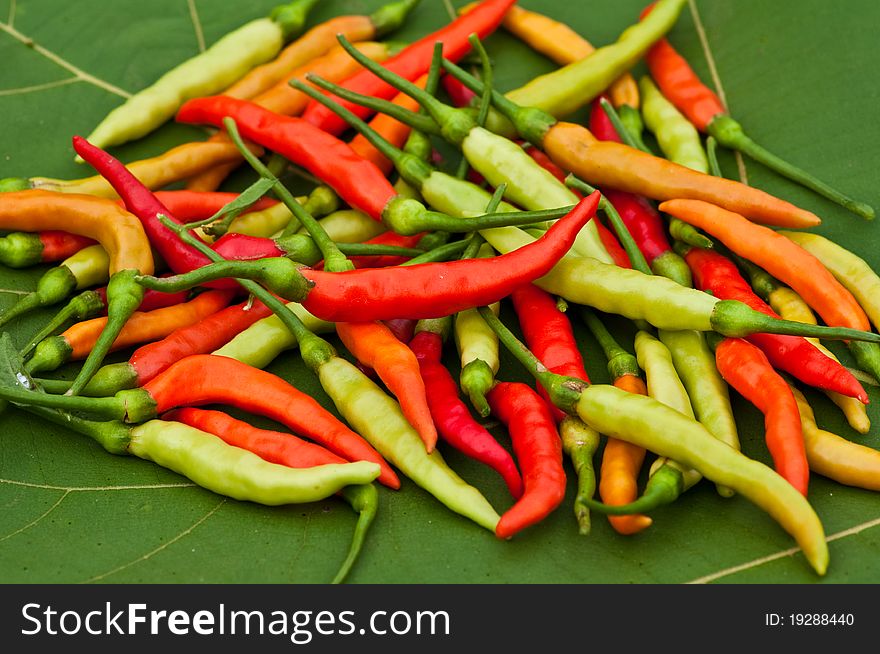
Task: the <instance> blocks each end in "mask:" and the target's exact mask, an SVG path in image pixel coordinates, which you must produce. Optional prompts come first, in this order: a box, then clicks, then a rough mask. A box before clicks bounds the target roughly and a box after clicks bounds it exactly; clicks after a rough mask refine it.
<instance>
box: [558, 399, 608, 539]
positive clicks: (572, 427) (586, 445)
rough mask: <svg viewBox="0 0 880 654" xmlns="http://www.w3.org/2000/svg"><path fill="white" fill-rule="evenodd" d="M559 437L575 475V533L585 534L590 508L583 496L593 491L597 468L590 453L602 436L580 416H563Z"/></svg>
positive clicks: (589, 496)
mask: <svg viewBox="0 0 880 654" xmlns="http://www.w3.org/2000/svg"><path fill="white" fill-rule="evenodd" d="M559 437H560V438H561V439H562V450H563V452H565V453H566V454H567V455H568V457H569V458H570V459H571V463H572V466H573V467H574V472H575V475H577V496H576V497H575V501H574V515H575V519H576V520H577V523H578V533H580V535H581V536H587V535H589V533H590V530H591V529H592V523H591V518H590V509H589V507H588V506H587V505H586V504H584V502H583V501H582V498H591V497H593V495H594V494H595V493H596V470H595V468H594V466H593V456H594V455H595V454H596V450H597V449H599V441H600V440H601V436H600V435H599V432H597V431H596V430H595V429H593V428H592V427H588V426H587V425H586V424H585V423H584V421H583V420H581V419H580V418H575V417H573V416H565V417H564V418H563V419H562V422H560V423H559Z"/></svg>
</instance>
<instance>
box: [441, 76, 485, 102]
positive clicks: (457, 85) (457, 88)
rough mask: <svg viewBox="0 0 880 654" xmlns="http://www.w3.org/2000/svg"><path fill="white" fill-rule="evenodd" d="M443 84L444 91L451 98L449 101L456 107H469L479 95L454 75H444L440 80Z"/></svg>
mask: <svg viewBox="0 0 880 654" xmlns="http://www.w3.org/2000/svg"><path fill="white" fill-rule="evenodd" d="M440 81H441V83H442V84H443V90H444V91H446V95H448V96H449V101H450V102H451V103H452V106H454V107H469V106H471V102H472V101H473V99H474V98H476V97H477V94H476V93H474V92H473V91H471V90H470V89H469V88H468V87H466V86H465V85H464V84H462V83H461V82H459V81H458V80H457V79H455V78H454V77H453V76H452V75H444V76H443V77H441V78H440Z"/></svg>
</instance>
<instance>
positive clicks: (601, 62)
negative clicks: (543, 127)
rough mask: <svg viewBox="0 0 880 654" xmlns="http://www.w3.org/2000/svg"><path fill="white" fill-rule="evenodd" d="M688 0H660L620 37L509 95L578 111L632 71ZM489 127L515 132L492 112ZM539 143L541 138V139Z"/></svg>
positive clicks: (553, 109)
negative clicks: (623, 75) (624, 74)
mask: <svg viewBox="0 0 880 654" xmlns="http://www.w3.org/2000/svg"><path fill="white" fill-rule="evenodd" d="M686 4H687V0H660V2H657V3H656V4H655V5H654V8H653V9H652V10H651V13H650V14H648V15H647V16H646V17H645V18H644V19H643V20H641V21H639V22H638V23H635V24H633V25H631V26H630V27H628V28H627V29H626V30H624V31H623V32H622V33H621V34H620V36H619V37H618V39H617V41H616V42H614V43H612V44H610V45H607V46H605V47H602V48H599V49H597V50H596V51H595V52H594V53H592V54H591V55H590V56H589V57H585V58H583V59H581V60H579V61H576V62H574V63H572V64H569V65H567V66H565V67H563V68H560V69H558V70H555V71H553V72H551V73H548V74H546V75H541V76H540V77H536V78H535V79H533V80H532V81H530V82H529V83H528V84H526V85H525V86H522V87H520V88H518V89H515V90H513V91H510V92H509V93H507V94H506V95H507V97H508V98H509V99H510V100H512V101H513V102H515V103H517V104H519V105H522V106H523V107H537V108H539V109H542V110H543V111H546V112H547V113H549V114H552V115H553V116H555V117H557V118H562V117H564V116H567V115H569V114H572V113H574V112H575V111H577V110H578V109H580V108H581V107H583V106H584V105H586V104H587V103H589V102H591V101H592V100H593V99H595V98H596V97H597V96H598V95H599V94H600V93H602V91H604V90H605V89H607V88H608V86H609V85H610V84H611V83H612V82H613V81H614V80H616V79H617V78H618V77H620V76H621V75H622V74H623V73H625V72H627V71H629V70H630V69H631V68H633V66H635V64H636V63H637V62H638V61H639V60H640V59H641V58H642V56H643V55H644V54H645V53H646V52H647V51H648V49H649V48H650V47H651V46H652V45H653V44H654V42H655V41H657V40H658V39H659V38H661V37H662V36H663V35H664V34H666V33H667V32H668V31H669V30H670V29H671V28H672V26H673V25H675V22H676V20H678V16H679V14H680V13H681V10H682V8H683V7H684V6H685V5H686ZM487 125H488V127H489V129H491V130H492V131H493V132H496V133H498V134H503V135H505V136H512V135H513V134H515V133H516V132H515V131H514V129H513V127H512V125H511V124H510V122H508V121H507V120H506V119H504V118H502V117H500V116H499V115H498V114H496V113H495V112H492V113H490V119H489V122H488V123H487ZM537 142H538V143H539V142H540V141H537Z"/></svg>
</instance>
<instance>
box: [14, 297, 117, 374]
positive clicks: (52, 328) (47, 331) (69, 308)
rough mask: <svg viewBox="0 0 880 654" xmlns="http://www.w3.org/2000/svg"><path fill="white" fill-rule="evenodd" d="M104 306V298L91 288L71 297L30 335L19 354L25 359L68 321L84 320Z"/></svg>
mask: <svg viewBox="0 0 880 654" xmlns="http://www.w3.org/2000/svg"><path fill="white" fill-rule="evenodd" d="M104 307H105V304H104V300H102V299H101V296H100V295H99V294H98V293H96V292H95V291H92V290H88V291H83V292H82V293H80V294H79V295H77V296H76V297H74V298H72V299H71V300H70V302H68V303H67V304H66V305H65V306H64V308H63V309H61V311H59V312H58V313H56V314H55V315H54V316H53V317H52V319H51V320H50V321H49V322H48V323H46V325H44V326H43V328H42V329H41V330H40V331H39V332H37V333H36V334H35V335H34V336H32V337H31V339H30V340H29V341H28V343H27V345H25V346H24V347H23V348H22V349H21V356H22V357H23V358H25V359H26V358H27V357H29V356H30V354H31V352H33V351H34V348H35V347H37V344H38V343H39V342H40V341H42V340H43V339H44V338H48V337H49V336H53V335H55V334H56V333H58V331H59V330H60V329H62V328H63V326H64V325H66V324H67V323H68V322H70V321H74V322H78V321H80V320H85V319H86V318H88V317H90V316H93V315H95V314H97V313H98V312H99V311H101V310H102V309H103V308H104Z"/></svg>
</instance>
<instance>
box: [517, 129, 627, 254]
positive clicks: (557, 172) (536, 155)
mask: <svg viewBox="0 0 880 654" xmlns="http://www.w3.org/2000/svg"><path fill="white" fill-rule="evenodd" d="M526 152H527V153H528V154H529V156H530V157H531V158H532V159H534V160H535V161H536V162H538V164H539V165H540V166H541V168H543V169H544V170H546V171H548V172H550V173H552V174H553V176H554V177H556V179H558V180H559V181H560V182H563V183H565V178H566V173H565V171H564V170H562V168H560V167H559V166H557V165H556V164H555V163H554V162H553V160H552V159H550V157H548V156H547V155H546V154H544V152H542V151H541V150H539V149H538V148H536V147H535V146H533V145H530V146H529V147H527V148H526ZM571 190H572V192H573V193H574V194H575V195H577V196H578V197H583V194H581V193H580V192H579V191H578V190H577V189H571ZM595 223H596V231H598V232H599V239H600V240H601V241H602V245H603V246H605V249H606V250H607V251H608V254H609V255H610V256H611V258H612V259H613V260H614V263H615V264H616V265H618V266H620V267H621V268H630V267H632V266H631V264H630V261H629V257H628V256H627V255H626V251H625V250H624V249H623V246H621V245H620V241H618V240H617V237H616V236H615V235H614V234H613V233H612V232H611V230H610V229H608V228H607V227H606V226H605V225H604V224H603V223H602V221H601V220H595Z"/></svg>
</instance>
